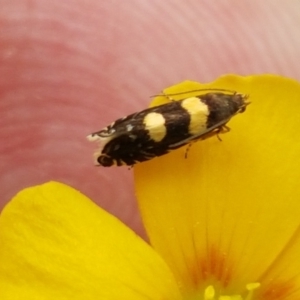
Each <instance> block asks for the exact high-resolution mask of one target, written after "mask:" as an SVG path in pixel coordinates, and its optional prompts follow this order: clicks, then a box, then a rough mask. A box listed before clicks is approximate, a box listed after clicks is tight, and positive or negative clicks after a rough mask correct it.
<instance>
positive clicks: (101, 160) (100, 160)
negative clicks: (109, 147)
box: [97, 155, 114, 167]
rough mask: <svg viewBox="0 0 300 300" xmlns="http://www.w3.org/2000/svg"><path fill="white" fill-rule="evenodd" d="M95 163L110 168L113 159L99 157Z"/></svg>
mask: <svg viewBox="0 0 300 300" xmlns="http://www.w3.org/2000/svg"><path fill="white" fill-rule="evenodd" d="M97 161H98V163H99V164H100V165H101V166H103V167H111V166H112V165H113V164H114V161H113V159H112V158H111V157H109V156H106V155H101V156H99V157H98V159H97Z"/></svg>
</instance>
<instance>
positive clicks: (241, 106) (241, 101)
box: [233, 94, 251, 113]
mask: <svg viewBox="0 0 300 300" xmlns="http://www.w3.org/2000/svg"><path fill="white" fill-rule="evenodd" d="M248 98H249V95H247V94H235V95H234V96H233V101H234V102H235V103H236V104H237V107H238V110H237V112H236V113H243V112H244V111H245V110H246V107H247V106H248V105H249V104H250V103H251V102H250V101H247V100H248Z"/></svg>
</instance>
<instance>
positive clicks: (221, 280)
mask: <svg viewBox="0 0 300 300" xmlns="http://www.w3.org/2000/svg"><path fill="white" fill-rule="evenodd" d="M201 88H202V89H203V88H225V89H230V90H235V91H237V92H239V93H243V94H249V95H250V98H249V100H250V101H251V104H250V105H249V106H248V107H247V110H246V112H244V113H243V114H238V115H237V116H235V117H234V118H233V119H232V120H231V121H230V122H229V123H228V125H229V127H230V128H231V131H230V132H229V133H226V134H224V135H222V136H221V138H222V142H220V141H219V140H218V139H217V138H216V137H212V138H210V139H207V140H205V141H200V142H197V143H194V144H193V145H192V147H191V148H190V150H189V152H188V158H187V159H185V158H184V157H185V153H186V147H184V148H181V149H178V150H176V151H173V152H172V153H170V154H168V155H165V156H162V157H159V158H155V159H153V160H151V161H148V162H145V163H142V164H138V165H136V167H135V168H134V171H135V181H136V191H137V196H138V199H139V205H140V209H141V212H142V216H143V220H144V223H145V226H146V229H147V231H148V233H149V236H150V240H151V243H152V245H153V246H154V248H155V249H157V251H158V252H159V253H161V255H162V256H163V257H164V259H165V260H166V261H167V263H168V264H169V266H170V267H171V269H172V270H173V272H174V274H175V276H176V278H177V280H178V282H179V283H180V284H181V285H182V286H183V289H184V290H185V292H186V293H187V294H195V293H197V292H198V291H199V290H201V288H204V287H207V286H208V285H209V284H211V283H212V284H214V285H215V286H217V287H218V288H219V289H220V290H223V291H227V292H229V293H231V294H241V293H243V292H242V290H243V289H245V286H246V285H247V284H248V283H251V282H260V283H261V287H260V288H259V289H258V290H261V291H266V290H270V289H272V287H271V285H270V284H271V282H272V285H273V287H275V286H280V288H279V291H280V292H282V291H283V290H284V289H285V288H286V287H287V286H288V288H286V290H288V291H287V292H283V295H284V296H285V299H296V298H297V297H298V298H299V297H300V271H299V270H300V259H297V258H296V257H297V255H298V257H300V256H299V255H300V234H299V225H300V201H299V195H300V184H299V182H300V159H299V155H300V139H299V132H298V131H299V128H300V118H299V111H300V85H299V83H297V82H295V81H293V80H290V79H286V78H282V77H279V76H272V75H261V76H249V77H238V76H234V75H228V76H224V77H221V78H219V79H218V80H217V81H215V82H213V83H210V84H203V85H201V84H198V83H194V82H184V83H182V84H179V85H177V86H175V87H171V88H169V89H166V90H165V91H164V92H165V94H171V93H178V92H182V91H187V90H191V89H201ZM198 93H199V92H198ZM190 95H192V94H187V96H190ZM178 97H179V98H182V95H179V96H178ZM172 98H175V99H176V96H172ZM163 101H168V100H166V98H165V97H159V98H158V99H155V100H154V105H157V104H159V103H162V102H163ZM288 249H289V250H288ZM291 249H293V250H291ZM274 274H276V276H275V275H274ZM274 276H275V277H274ZM296 289H298V290H297V292H296V293H294V294H293V296H290V298H288V297H287V295H292V294H291V293H292V292H294V291H295V290H296ZM278 294H279V292H278ZM264 295H265V296H264V297H265V298H264V299H275V298H276V297H275V298H272V297H273V296H270V293H269V294H268V296H266V295H267V293H266V292H265V293H264ZM267 297H269V298H267ZM295 297H296V298H295ZM276 299H281V298H276Z"/></svg>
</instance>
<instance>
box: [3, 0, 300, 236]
mask: <svg viewBox="0 0 300 300" xmlns="http://www.w3.org/2000/svg"><path fill="white" fill-rule="evenodd" d="M0 7H1V9H0V139H1V142H0V156H1V159H0V172H1V178H0V192H1V198H0V201H1V204H0V208H2V207H3V205H4V204H5V203H6V202H7V201H8V200H9V199H10V198H11V197H12V196H13V195H14V194H15V193H16V192H17V191H18V190H20V189H22V188H24V187H26V186H30V185H35V184H39V183H42V182H45V181H48V180H58V181H62V182H64V183H67V184H69V185H71V186H73V187H75V188H77V189H79V190H80V191H82V192H83V193H85V194H86V195H87V196H89V197H90V198H91V199H93V200H94V201H95V202H97V203H99V204H100V205H101V206H102V207H104V208H105V209H107V210H109V211H110V212H112V213H113V214H115V215H117V216H118V217H119V218H121V220H123V221H124V222H125V223H126V224H128V225H129V226H131V227H132V228H134V229H135V230H136V231H137V232H138V233H140V234H143V229H142V226H141V222H140V219H139V216H138V214H137V211H136V204H135V198H134V191H133V180H132V171H128V169H127V168H126V167H124V168H96V167H94V166H93V162H92V153H93V152H94V150H95V147H96V145H95V144H90V143H89V142H87V141H86V139H85V136H86V135H87V134H89V133H90V132H92V131H95V130H99V129H101V128H102V127H104V126H106V125H108V124H109V123H110V122H111V121H113V120H115V119H116V118H119V117H122V116H124V115H127V114H129V113H132V112H134V111H137V110H141V109H143V108H145V107H146V106H147V105H148V103H149V96H151V95H153V94H156V93H159V92H160V91H161V90H162V89H163V88H165V87H167V86H169V85H172V84H175V83H177V82H180V81H182V80H185V79H193V80H197V81H202V82H206V81H212V80H214V79H215V78H216V77H218V76H219V75H221V74H225V73H236V74H241V75H248V74H259V73H275V74H280V75H285V76H288V77H292V78H295V79H297V80H300V67H299V66H300V63H299V59H300V30H299V29H300V3H299V1H292V0H287V1H274V0H268V1H266V0H264V1H262V0H244V1H240V0H231V1H225V0H221V1H211V0H202V1H200V0H198V1H197V0H189V1H182V0H173V1H170V0H166V1H162V0H151V1H142V0H132V1H122V0H119V1H118V0H114V1H99V0H97V1H94V0H86V1H82V0H73V1H60V0H52V1H46V0H39V1H37V0H31V1H30V0H0Z"/></svg>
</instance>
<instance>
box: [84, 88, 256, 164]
mask: <svg viewBox="0 0 300 300" xmlns="http://www.w3.org/2000/svg"><path fill="white" fill-rule="evenodd" d="M189 92H195V91H189ZM180 94H187V92H184V93H180ZM177 95H178V94H177ZM164 96H166V97H167V98H168V99H169V100H170V102H168V103H166V104H162V105H159V106H155V107H151V108H147V109H144V110H142V111H139V112H136V113H133V114H130V115H128V116H125V117H123V118H120V119H118V120H116V121H115V122H113V123H111V124H110V125H108V126H107V127H105V128H103V129H101V130H100V131H96V132H93V133H91V134H90V135H88V136H87V138H88V140H90V141H97V142H99V144H100V147H99V149H98V151H97V152H96V153H95V164H96V165H100V166H104V167H110V166H113V165H115V166H122V165H127V166H132V165H134V164H136V163H138V162H143V161H147V160H150V159H152V158H154V157H157V156H161V155H165V154H167V153H168V152H170V151H172V150H174V149H177V148H180V147H183V146H185V145H188V144H191V143H192V142H194V141H197V140H203V139H206V138H209V137H212V136H215V135H217V136H218V135H219V134H220V133H225V132H228V131H229V127H227V126H226V124H227V123H228V122H229V120H230V119H231V118H232V117H233V116H235V115H236V114H238V113H242V112H244V111H245V109H246V107H247V105H248V104H249V103H250V102H248V101H247V99H248V95H244V94H239V93H237V92H232V91H230V92H228V91H226V90H221V89H216V90H212V91H210V92H209V93H203V91H200V90H199V95H197V96H192V97H184V96H183V98H182V99H181V100H176V101H175V100H173V99H172V98H171V96H172V95H164Z"/></svg>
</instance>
